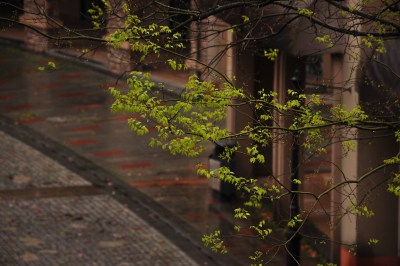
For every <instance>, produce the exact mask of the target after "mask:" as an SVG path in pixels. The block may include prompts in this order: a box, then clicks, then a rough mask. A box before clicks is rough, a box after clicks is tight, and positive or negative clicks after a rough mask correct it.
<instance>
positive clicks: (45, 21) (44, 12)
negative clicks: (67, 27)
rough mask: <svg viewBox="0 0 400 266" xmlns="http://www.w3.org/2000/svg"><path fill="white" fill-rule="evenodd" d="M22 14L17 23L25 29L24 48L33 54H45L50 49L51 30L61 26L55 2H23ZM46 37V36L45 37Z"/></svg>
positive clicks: (27, 0) (29, 0) (51, 41)
mask: <svg viewBox="0 0 400 266" xmlns="http://www.w3.org/2000/svg"><path fill="white" fill-rule="evenodd" d="M24 11H25V12H24V14H22V15H21V16H20V18H19V21H20V22H21V23H23V24H25V25H27V27H25V35H26V37H25V46H26V48H27V49H29V50H32V51H35V52H45V51H47V50H49V49H50V48H51V47H52V43H53V40H51V38H49V36H51V31H52V30H53V29H56V28H59V27H61V26H62V23H61V21H60V19H59V8H58V2H57V1H56V0H25V1H24ZM46 35H47V36H46Z"/></svg>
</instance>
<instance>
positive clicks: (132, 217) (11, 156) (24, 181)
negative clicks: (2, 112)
mask: <svg viewBox="0 0 400 266" xmlns="http://www.w3.org/2000/svg"><path fill="white" fill-rule="evenodd" d="M0 169H2V170H1V172H0V180H2V181H3V182H2V184H1V191H0V209H1V212H0V247H2V248H1V249H0V265H10V266H11V265H41V266H42V265H121V266H122V265H197V263H196V262H195V261H193V260H192V259H191V258H189V257H188V256H187V255H185V254H184V253H183V252H182V251H181V250H180V249H179V248H177V247H176V246H175V245H174V244H173V243H172V242H171V241H169V240H168V239H167V238H165V237H164V236H163V235H162V234H160V233H159V232H158V231H157V230H155V229H154V228H152V227H151V225H149V224H148V223H146V222H145V221H144V220H143V219H141V218H140V217H138V216H137V215H136V214H135V213H133V212H132V211H130V210H129V209H127V208H126V207H125V206H124V205H122V204H120V203H119V202H118V201H116V200H115V199H113V198H112V197H111V196H110V195H107V194H99V195H79V194H78V195H71V196H69V197H50V198H40V197H39V198H33V199H24V198H22V199H20V198H19V197H18V194H19V195H23V194H24V189H27V188H31V189H32V188H38V187H43V186H45V187H59V186H69V187H72V188H73V186H76V185H87V186H89V185H90V183H89V182H87V181H85V180H84V179H82V178H81V177H79V176H77V175H76V174H74V173H73V172H71V171H69V170H68V169H66V168H65V167H64V166H61V165H60V164H58V163H57V162H56V161H54V160H52V159H51V158H48V157H46V156H45V155H43V154H41V153H40V152H38V151H36V150H34V149H33V148H31V147H29V146H28V145H25V144H23V143H21V142H20V141H18V140H16V139H14V138H12V137H10V136H8V135H7V134H5V133H4V132H1V131H0ZM15 176H20V178H11V177H15ZM22 176H24V177H25V178H22ZM9 189H18V191H17V192H16V193H17V195H16V197H15V198H14V199H13V200H5V199H1V196H2V193H1V192H2V191H3V192H4V190H9Z"/></svg>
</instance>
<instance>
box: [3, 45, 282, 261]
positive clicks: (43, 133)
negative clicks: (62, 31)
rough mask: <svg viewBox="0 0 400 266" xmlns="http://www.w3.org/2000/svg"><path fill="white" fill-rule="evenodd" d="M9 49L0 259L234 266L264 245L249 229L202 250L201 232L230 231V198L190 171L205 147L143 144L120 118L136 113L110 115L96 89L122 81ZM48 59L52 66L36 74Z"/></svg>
mask: <svg viewBox="0 0 400 266" xmlns="http://www.w3.org/2000/svg"><path fill="white" fill-rule="evenodd" d="M12 46H13V45H10V44H4V43H3V44H2V43H0V69H2V71H1V73H0V114H1V116H0V118H1V119H0V122H1V123H0V143H1V145H2V147H0V156H1V157H0V158H1V161H0V163H1V165H0V166H1V171H0V198H1V200H0V205H1V206H0V208H1V209H2V210H6V211H4V212H3V211H2V214H0V217H1V218H2V220H1V223H2V224H1V229H0V230H1V233H0V234H1V235H2V238H0V246H3V245H4V246H7V249H3V251H2V252H3V253H0V262H1V263H0V264H1V265H195V264H196V263H198V264H200V265H235V264H237V265H245V264H246V263H245V262H246V261H247V260H246V257H247V256H248V255H249V254H248V253H247V251H249V250H254V249H255V248H256V249H259V250H264V251H266V250H268V249H269V248H270V247H269V246H267V245H265V243H260V242H258V241H254V240H253V239H254V237H253V236H252V233H251V232H250V233H249V234H246V233H243V236H244V238H245V240H243V241H237V240H236V239H234V240H232V242H231V243H229V242H228V243H227V245H228V246H229V247H230V248H231V249H232V250H233V252H232V253H231V254H230V255H228V256H219V255H215V254H212V253H210V252H209V251H207V250H206V249H205V248H204V247H203V246H202V243H201V241H200V239H201V235H202V234H205V233H210V232H213V230H215V229H217V228H222V229H223V231H224V233H226V234H231V233H232V230H233V228H232V224H231V223H230V221H231V220H232V214H231V210H232V208H233V206H232V204H227V203H223V202H220V201H218V200H217V199H216V198H215V197H214V196H213V193H212V191H211V190H210V188H209V187H208V181H207V180H206V179H204V178H200V177H198V176H197V175H196V169H195V165H196V164H202V165H204V167H206V165H207V158H208V154H209V153H210V152H211V150H209V151H207V152H205V153H204V154H203V155H202V156H200V157H199V158H186V157H180V156H171V155H170V154H169V153H168V152H166V151H163V150H160V149H153V148H149V147H148V146H147V139H146V138H149V137H151V135H152V134H154V132H150V136H148V137H143V136H136V135H135V134H134V133H132V131H131V130H130V129H129V127H128V125H127V123H126V120H127V119H128V118H135V119H139V118H138V117H135V116H134V115H132V114H120V113H119V114H113V113H111V112H110V105H111V103H112V98H111V96H110V95H109V94H108V93H107V88H108V87H109V86H117V87H120V88H124V87H125V86H126V84H124V83H123V82H118V81H117V78H116V77H115V76H112V75H109V74H107V73H105V72H102V71H96V70H94V69H93V68H91V67H88V66H87V65H83V64H78V63H76V62H72V61H68V60H64V59H62V58H60V57H58V56H56V57H54V56H51V55H49V54H47V55H39V54H33V53H30V52H27V51H24V50H22V49H20V48H15V47H12ZM48 61H54V62H55V63H56V66H57V67H56V69H53V70H51V69H49V70H46V71H38V69H37V68H38V67H39V66H46V65H47V63H48ZM13 137H15V139H14V138H13ZM24 143H27V144H28V145H25V144H24ZM43 236H45V239H43V238H41V237H43ZM82 239H85V240H82ZM85 241H86V242H85ZM1 242H2V243H1ZM58 242H61V243H60V244H59V245H58V244H57V245H56V244H54V243H58ZM85 243H87V244H85ZM64 244H65V245H64ZM63 245H64V246H63ZM161 250H162V252H161ZM100 253H101V254H100ZM60 255H62V256H61V257H60ZM56 257H57V260H53V258H56ZM62 258H65V261H61V259H62ZM2 260H3V261H2ZM45 261H46V262H45ZM89 262H90V263H89ZM247 264H248V263H247ZM273 265H284V257H282V256H276V258H275V263H274V264H273Z"/></svg>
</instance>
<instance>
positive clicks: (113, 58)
mask: <svg viewBox="0 0 400 266" xmlns="http://www.w3.org/2000/svg"><path fill="white" fill-rule="evenodd" d="M123 3H124V1H121V0H108V4H109V6H110V11H111V12H110V13H109V14H111V15H110V16H109V17H108V19H107V34H106V36H104V38H107V37H108V36H109V35H111V34H112V33H113V32H115V31H116V30H117V29H122V28H124V22H125V19H126V16H127V14H125V13H124V12H123V10H122V6H123ZM107 59H108V60H107V67H108V69H109V70H110V71H111V72H113V73H115V74H118V75H123V74H125V73H127V72H129V71H131V70H132V51H131V49H130V45H129V43H128V42H125V43H123V44H122V45H121V47H120V48H114V47H113V46H112V45H108V46H107Z"/></svg>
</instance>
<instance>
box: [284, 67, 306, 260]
mask: <svg viewBox="0 0 400 266" xmlns="http://www.w3.org/2000/svg"><path fill="white" fill-rule="evenodd" d="M291 80H292V82H293V85H294V87H295V89H296V91H297V92H298V93H302V87H303V86H302V82H301V79H300V73H299V70H298V69H296V70H295V73H294V75H293V77H292V79H291ZM299 152H300V145H299V134H298V133H297V132H295V133H294V134H293V146H292V155H291V165H290V170H291V187H290V189H291V191H292V192H291V193H290V218H293V217H295V216H296V215H298V214H299V213H300V212H299V198H298V194H297V193H293V191H298V190H299V184H298V182H294V180H295V179H300V178H299ZM297 230H298V225H297V223H296V226H294V227H292V228H290V229H289V232H288V234H287V238H288V241H289V243H288V245H287V250H288V256H287V264H286V265H287V266H295V265H296V266H297V265H300V264H301V257H300V252H301V249H300V242H301V235H300V234H299V233H298V232H297Z"/></svg>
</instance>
